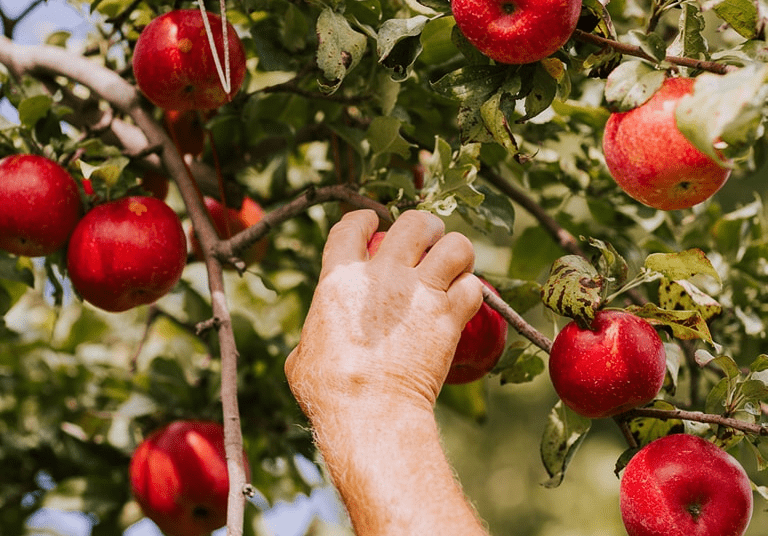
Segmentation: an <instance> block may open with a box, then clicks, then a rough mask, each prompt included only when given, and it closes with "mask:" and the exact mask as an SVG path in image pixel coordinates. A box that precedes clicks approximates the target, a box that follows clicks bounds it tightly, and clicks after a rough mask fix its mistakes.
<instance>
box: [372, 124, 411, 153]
mask: <svg viewBox="0 0 768 536" xmlns="http://www.w3.org/2000/svg"><path fill="white" fill-rule="evenodd" d="M402 124H403V122H402V121H400V120H399V119H396V118H394V117H387V116H377V117H375V118H374V119H373V121H371V124H370V126H369V127H368V132H367V133H366V137H367V138H368V141H370V142H371V149H372V150H373V152H374V154H384V153H395V154H398V155H400V156H402V157H403V158H405V159H407V158H408V157H409V156H410V153H411V147H413V146H412V145H411V144H410V143H408V142H407V141H405V139H403V137H402V135H401V134H400V127H401V126H402Z"/></svg>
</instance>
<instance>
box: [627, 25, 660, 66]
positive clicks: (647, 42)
mask: <svg viewBox="0 0 768 536" xmlns="http://www.w3.org/2000/svg"><path fill="white" fill-rule="evenodd" d="M629 35H631V36H632V38H633V39H634V40H635V41H636V42H637V44H638V46H639V47H640V50H642V51H643V52H645V53H646V54H647V55H648V56H650V57H651V58H653V59H654V60H656V63H661V62H662V61H664V59H665V58H666V57H667V45H666V44H665V43H664V40H663V39H662V38H661V36H660V35H659V34H657V33H654V32H651V33H645V32H644V31H643V30H630V31H629Z"/></svg>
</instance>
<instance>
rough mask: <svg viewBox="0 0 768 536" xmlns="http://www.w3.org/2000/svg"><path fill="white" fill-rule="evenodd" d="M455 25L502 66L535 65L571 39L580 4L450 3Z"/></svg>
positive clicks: (551, 0) (563, 0)
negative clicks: (502, 64)
mask: <svg viewBox="0 0 768 536" xmlns="http://www.w3.org/2000/svg"><path fill="white" fill-rule="evenodd" d="M451 11H453V17H454V18H455V19H456V25H457V26H458V27H459V29H460V30H461V32H462V33H463V34H464V36H465V37H466V38H467V41H469V42H470V43H471V44H472V45H473V46H474V47H475V48H477V49H478V50H479V51H480V52H482V53H483V54H485V55H486V56H488V57H489V58H491V59H493V60H495V61H497V62H499V63H514V64H521V63H533V62H535V61H539V60H540V59H542V58H546V57H547V56H549V55H550V54H552V53H553V52H555V51H556V50H557V49H559V48H560V47H561V46H563V45H564V44H565V42H566V41H568V39H569V38H570V37H571V34H572V33H573V31H574V30H575V29H576V23H577V22H578V20H579V15H580V14H581V0H451Z"/></svg>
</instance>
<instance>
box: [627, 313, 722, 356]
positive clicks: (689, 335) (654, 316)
mask: <svg viewBox="0 0 768 536" xmlns="http://www.w3.org/2000/svg"><path fill="white" fill-rule="evenodd" d="M627 311H628V312H630V313H632V314H634V315H637V316H639V317H640V318H644V319H646V320H647V321H648V322H650V323H651V324H654V325H657V326H666V327H668V328H670V329H671V330H672V335H674V336H675V337H677V338H678V339H681V340H693V339H701V340H703V341H706V342H708V343H709V344H711V345H712V346H715V342H714V341H713V340H712V334H711V333H710V332H709V327H707V323H706V322H705V321H704V319H703V318H702V317H701V315H700V314H699V312H698V311H685V310H680V311H676V310H671V309H661V308H660V307H658V306H657V305H656V304H654V303H646V304H645V305H643V306H642V307H640V306H637V305H630V306H629V307H627Z"/></svg>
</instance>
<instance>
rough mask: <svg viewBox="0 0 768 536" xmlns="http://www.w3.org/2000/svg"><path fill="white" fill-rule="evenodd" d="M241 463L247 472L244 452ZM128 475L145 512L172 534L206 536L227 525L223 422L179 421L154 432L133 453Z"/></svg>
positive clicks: (166, 531) (227, 480)
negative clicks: (242, 462)
mask: <svg viewBox="0 0 768 536" xmlns="http://www.w3.org/2000/svg"><path fill="white" fill-rule="evenodd" d="M243 461H244V463H245V468H246V474H249V473H250V469H249V466H248V460H247V459H246V456H245V453H243ZM129 473H130V480H131V490H132V492H133V495H134V497H135V498H136V502H138V503H139V506H140V507H141V509H142V511H143V512H144V515H146V516H147V517H148V518H150V519H151V520H152V521H154V522H155V524H156V525H157V526H158V527H160V529H161V530H162V531H163V532H164V533H165V534H167V535H168V536H208V535H209V534H210V533H211V532H212V531H214V530H216V529H217V528H219V527H222V526H224V525H225V524H226V521H227V499H228V493H229V474H228V470H227V460H226V455H225V452H224V428H223V427H222V426H221V424H219V423H217V422H212V421H199V420H188V421H175V422H172V423H171V424H169V425H166V426H164V427H163V428H160V429H159V430H156V431H154V432H153V433H152V434H150V435H149V436H147V438H146V439H144V441H142V443H141V444H140V445H139V446H138V448H137V449H136V450H135V451H134V453H133V456H132V457H131V463H130V466H129Z"/></svg>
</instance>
